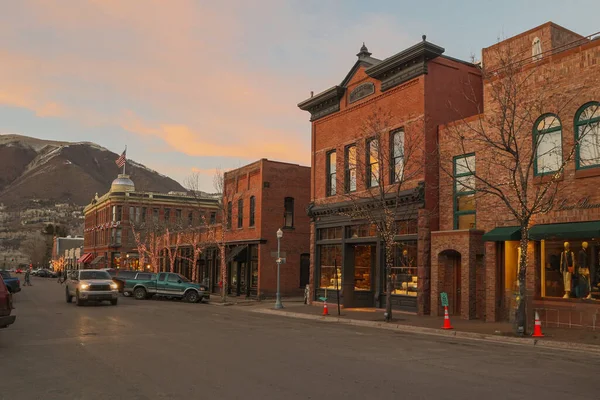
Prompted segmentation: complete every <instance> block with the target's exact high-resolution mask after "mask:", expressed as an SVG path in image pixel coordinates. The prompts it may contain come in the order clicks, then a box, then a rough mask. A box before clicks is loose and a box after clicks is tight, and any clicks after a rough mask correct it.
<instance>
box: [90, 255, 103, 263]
mask: <svg viewBox="0 0 600 400" xmlns="http://www.w3.org/2000/svg"><path fill="white" fill-rule="evenodd" d="M102 260H104V256H98V257H96V258H94V261H92V262H91V264H92V265H96V264H98V263H99V262H101V261H102Z"/></svg>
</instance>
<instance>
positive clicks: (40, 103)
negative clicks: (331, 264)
mask: <svg viewBox="0 0 600 400" xmlns="http://www.w3.org/2000/svg"><path fill="white" fill-rule="evenodd" d="M599 14H600V3H598V2H597V1H596V0H572V1H570V2H565V1H563V0H560V1H559V0H530V1H528V0H519V1H513V0H503V1H498V0H496V1H486V0H478V1H472V0H463V1H461V0H448V1H445V0H444V1H442V0H440V1H436V0H429V1H424V2H415V1H404V0H381V1H377V0H371V1H364V0H299V1H295V0H294V1H291V0H290V1H287V0H252V1H250V0H246V1H244V0H218V1H217V0H207V1H205V0H60V1H59V0H47V1H43V0H19V1H11V0H0V133H18V134H22V135H27V136H33V137H37V138H41V139H52V140H67V141H92V142H95V143H98V144H99V145H101V146H104V147H106V148H108V149H110V150H112V151H114V152H115V153H120V152H122V151H123V149H124V148H125V146H127V155H128V158H131V159H133V160H135V161H137V162H140V163H143V164H145V165H146V166H148V167H149V168H152V169H154V170H156V171H158V172H160V173H163V174H165V175H168V176H170V177H172V178H174V179H176V180H177V181H179V182H180V183H185V181H186V179H187V178H188V177H189V176H190V175H192V174H195V173H197V174H199V176H200V184H201V189H203V190H207V191H212V190H213V187H212V184H213V175H214V172H215V169H221V170H227V169H232V168H237V167H240V166H242V165H245V164H248V163H250V162H253V161H256V160H258V159H260V158H269V159H272V160H279V161H287V162H292V163H299V164H302V165H310V132H311V130H310V122H309V114H308V113H307V112H305V111H301V110H299V109H298V107H297V104H298V103H299V102H300V101H302V100H305V99H306V98H308V97H309V96H310V91H314V92H315V93H318V92H321V91H322V90H325V89H327V88H330V87H331V86H334V85H336V84H339V83H340V82H341V81H342V80H343V78H344V77H345V76H346V74H347V73H348V71H349V70H350V68H351V67H352V66H353V64H354V62H355V61H356V53H358V51H359V49H360V46H361V45H362V43H363V42H365V43H366V45H367V47H368V48H369V51H370V52H372V53H373V57H376V58H379V59H384V58H386V57H389V56H391V55H393V54H395V53H397V52H399V51H401V50H403V49H405V48H406V47H408V46H411V45H413V44H416V43H417V42H419V41H420V40H421V35H423V34H426V35H427V40H428V41H430V42H432V43H435V44H437V45H439V46H442V47H444V48H445V49H446V52H445V54H446V55H449V56H452V57H456V58H460V59H464V60H469V59H470V57H471V55H474V56H475V57H476V58H477V59H479V58H480V54H481V49H482V48H483V47H488V46H491V45H493V44H495V43H496V42H497V41H498V40H499V39H501V38H507V37H510V36H513V35H516V34H519V33H521V32H523V31H526V30H528V29H531V28H533V27H535V26H538V25H541V24H543V23H545V22H547V21H553V22H555V23H557V24H559V25H562V26H564V27H566V28H568V29H571V30H573V31H575V32H577V33H580V34H582V35H590V34H593V33H596V32H598V31H600V22H598V17H597V16H598V15H599Z"/></svg>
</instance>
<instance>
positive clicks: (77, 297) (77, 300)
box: [75, 292, 85, 306]
mask: <svg viewBox="0 0 600 400" xmlns="http://www.w3.org/2000/svg"><path fill="white" fill-rule="evenodd" d="M75 303H76V304H77V305H78V306H82V305H84V304H85V300H82V299H80V298H79V292H77V293H75Z"/></svg>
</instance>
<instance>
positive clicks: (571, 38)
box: [431, 23, 600, 321]
mask: <svg viewBox="0 0 600 400" xmlns="http://www.w3.org/2000/svg"><path fill="white" fill-rule="evenodd" d="M536 38H539V39H540V42H541V48H542V53H541V55H540V56H539V60H537V61H535V60H532V57H533V53H532V44H533V43H534V42H535V40H536ZM507 49H509V50H510V51H511V52H513V53H514V54H517V55H519V56H520V59H521V61H519V62H520V63H521V64H522V66H521V67H520V70H519V72H518V73H519V74H530V75H531V77H532V79H533V82H534V84H533V85H532V86H531V92H530V93H529V94H530V96H531V98H535V99H538V100H540V104H543V105H544V107H543V108H541V109H540V110H539V115H542V114H543V113H545V112H555V113H556V114H557V116H558V119H559V120H560V124H561V134H562V135H561V140H562V151H563V157H567V156H569V152H570V149H572V148H573V146H574V140H575V139H574V138H575V131H574V119H575V115H576V113H577V111H578V110H579V109H580V107H582V106H583V105H585V104H587V103H589V102H593V101H600V96H599V95H598V94H599V93H600V41H598V40H590V39H588V38H584V37H582V36H580V35H578V34H576V33H573V32H571V31H569V30H567V29H565V28H562V27H560V26H557V25H555V24H553V23H547V24H544V25H542V26H539V27H537V28H534V29H532V30H529V31H527V32H524V33H523V34H520V35H518V36H515V37H514V38H510V39H507V40H505V41H503V42H500V43H498V44H496V45H494V46H491V47H489V48H486V49H483V66H484V67H485V68H486V70H488V71H490V70H494V69H495V68H498V67H499V64H498V58H497V54H499V52H502V51H505V50H507ZM498 73H499V74H502V71H499V72H498ZM496 79H499V78H497V77H494V76H491V75H489V76H487V77H486V79H485V80H484V82H483V93H484V104H483V113H482V114H481V115H476V116H472V117H470V118H466V119H464V120H461V121H459V122H454V123H450V124H448V125H445V126H441V127H440V129H439V130H440V132H439V146H440V154H441V155H442V159H441V160H440V171H439V176H440V185H439V196H440V201H439V215H440V223H439V230H440V232H434V233H433V234H432V250H431V252H432V260H436V259H439V257H441V255H443V254H446V253H445V252H449V251H457V252H459V253H460V255H461V270H462V273H463V274H464V271H465V270H469V271H471V269H472V268H473V267H474V266H473V265H472V264H471V263H473V259H474V257H475V260H476V261H475V264H476V265H478V264H479V263H480V262H479V261H478V260H477V257H478V255H479V254H484V257H485V258H484V259H483V260H482V261H481V265H482V268H481V271H482V278H481V279H480V280H481V282H482V284H483V287H484V288H485V291H484V293H485V294H484V298H485V299H484V301H483V306H482V307H480V306H477V307H476V311H475V313H472V312H471V311H472V310H469V312H468V313H466V312H465V310H464V309H461V316H462V317H463V318H481V319H485V320H487V321H497V320H502V319H510V318H511V312H512V307H513V304H514V299H513V294H514V290H513V289H512V286H511V282H510V280H511V277H510V276H508V272H505V267H504V263H505V262H506V261H503V260H504V257H508V254H509V252H510V251H512V250H510V249H509V248H508V247H509V246H513V247H514V246H515V244H514V243H513V242H506V244H505V243H504V242H501V243H500V242H486V243H485V244H484V245H481V246H480V245H477V246H476V250H475V251H474V250H473V248H468V247H466V246H465V243H466V241H467V238H476V237H480V236H481V231H483V232H489V231H490V230H492V229H494V228H495V227H497V226H511V225H516V223H515V222H514V220H513V219H512V218H511V217H510V214H509V212H508V210H507V209H506V208H505V206H504V205H503V204H501V203H499V202H498V201H497V200H494V197H493V196H483V195H482V196H479V195H478V197H476V205H475V208H476V218H477V220H476V224H477V229H478V230H470V231H469V230H467V231H462V232H461V233H455V232H456V231H455V232H452V230H453V229H454V228H455V227H454V218H453V215H454V207H455V206H454V199H453V193H454V189H453V187H454V186H453V179H452V178H451V177H450V176H448V171H452V160H453V157H454V156H460V155H463V154H467V153H471V152H473V153H474V154H475V157H476V165H477V171H478V174H479V173H480V171H486V172H485V173H489V174H496V176H495V179H499V178H498V174H502V170H501V169H498V168H494V166H493V163H492V161H491V160H489V159H486V151H485V150H486V149H485V147H483V146H482V145H478V144H477V143H476V142H475V141H471V142H466V143H469V146H471V147H466V148H461V146H459V145H457V142H456V141H455V140H453V139H452V136H453V135H452V132H455V131H456V130H457V129H462V132H463V133H464V134H465V135H467V137H468V135H469V134H470V133H469V129H468V128H466V127H467V125H468V124H470V123H477V122H478V120H483V119H484V118H489V117H490V116H491V115H494V114H493V113H494V111H493V107H494V103H493V99H492V97H493V96H492V88H493V85H494V84H495V82H496ZM555 110H557V111H555ZM535 118H537V116H534V119H535ZM484 123H485V122H484ZM532 125H533V124H532ZM488 131H490V130H489V126H488ZM523 132H527V133H526V134H532V133H529V132H533V126H531V127H530V128H527V129H524V130H523ZM527 143H533V141H531V142H527ZM521 151H523V152H524V153H526V152H528V151H531V148H527V146H525V147H524V148H522V149H521ZM488 176H491V175H488ZM542 179H543V178H539V179H538V178H532V179H531V180H530V182H531V187H530V188H529V190H530V193H531V192H534V191H535V188H536V187H537V186H536V185H539V184H540V182H542ZM598 185H600V168H599V167H593V168H586V169H577V166H576V162H575V160H573V161H571V162H568V163H567V165H566V167H565V170H564V173H563V178H562V180H561V181H560V183H559V185H558V192H557V195H556V199H555V202H554V207H553V209H552V210H551V211H550V212H546V213H540V214H538V215H536V216H535V217H534V218H533V220H532V221H531V225H532V226H533V225H540V224H556V223H566V222H585V221H599V220H600V208H598V207H577V206H575V205H577V204H581V201H582V199H587V204H588V205H596V204H599V203H600V195H598V191H597V187H598ZM509 190H510V189H509ZM563 202H564V203H563ZM569 206H571V207H569ZM455 235H459V236H460V238H461V239H460V241H458V243H459V244H457V242H455V241H454V238H455V237H456V236H455ZM477 240H479V239H477ZM592 240H593V238H592V237H590V243H592ZM463 242H464V243H463ZM542 243H543V241H542V242H540V241H533V242H530V247H529V249H528V255H529V257H528V268H527V278H526V281H527V293H528V297H529V298H530V299H534V300H533V301H531V302H529V303H528V304H529V306H530V307H531V308H530V310H529V311H530V313H529V314H528V315H529V316H531V315H532V313H531V312H532V311H533V307H534V306H535V307H536V308H539V309H540V310H544V311H547V310H546V308H547V306H548V304H550V306H549V307H550V308H552V310H553V312H554V311H556V313H555V314H553V312H547V313H546V312H545V313H544V315H543V316H542V318H552V319H557V318H560V317H551V315H559V314H560V315H561V316H562V319H563V321H566V320H567V318H570V317H571V316H572V317H573V318H575V317H576V316H575V314H569V313H571V312H573V313H576V312H579V311H578V310H579V308H578V307H579V305H580V307H582V309H583V308H586V307H588V308H589V305H583V304H582V300H581V299H564V301H563V299H560V300H558V299H556V300H550V299H547V300H545V299H544V298H543V296H542V289H541V287H542V286H543V285H544V284H546V283H545V282H542V277H541V271H542V265H541V264H542V260H543V259H544V256H543V255H542V254H543V251H542ZM561 243H562V242H561ZM594 246H595V245H594ZM457 247H460V248H457ZM594 248H596V247H594ZM466 258H467V259H469V264H468V265H467V262H466V261H465V259H466ZM547 261H548V260H546V262H547ZM544 267H545V266H544ZM475 268H477V267H476V266H475ZM507 268H508V267H507ZM435 269H437V271H435ZM445 272H446V271H445V268H444V266H443V265H437V266H436V265H434V263H433V261H432V281H435V279H440V280H441V281H440V282H438V285H437V286H438V290H441V288H445V289H447V290H451V289H452V288H449V287H448V283H447V282H446V278H444V273H445ZM505 274H506V276H505ZM448 279H451V278H448ZM478 279H479V278H478ZM480 280H477V282H479V281H480ZM463 283H467V282H465V281H464V279H463ZM469 284H470V282H469ZM476 286H477V284H476ZM462 290H463V293H464V290H465V288H464V286H463V288H462ZM431 294H432V297H431V301H432V314H434V315H436V313H439V308H438V309H437V310H436V307H434V306H433V304H437V303H439V299H437V298H435V297H439V293H435V292H434V290H433V289H432V293H431ZM453 295H454V294H453ZM461 300H462V301H463V302H464V298H462V299H461ZM565 310H571V311H565ZM561 313H562V314H561ZM582 318H586V317H585V316H583V317H582Z"/></svg>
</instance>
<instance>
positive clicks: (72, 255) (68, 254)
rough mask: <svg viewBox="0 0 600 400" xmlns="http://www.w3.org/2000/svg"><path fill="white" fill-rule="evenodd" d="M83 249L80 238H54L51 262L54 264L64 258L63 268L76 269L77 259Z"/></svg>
mask: <svg viewBox="0 0 600 400" xmlns="http://www.w3.org/2000/svg"><path fill="white" fill-rule="evenodd" d="M82 248H83V238H82V237H78V236H75V237H71V236H67V237H56V236H55V237H54V240H53V243H52V261H53V262H56V261H58V260H59V259H60V258H61V257H64V266H65V267H67V268H68V269H72V268H76V267H77V259H78V258H79V257H80V252H81V249H82Z"/></svg>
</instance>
